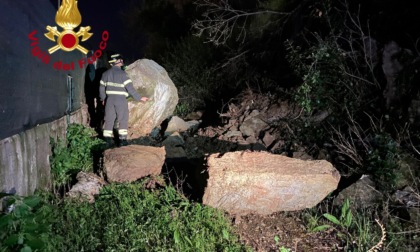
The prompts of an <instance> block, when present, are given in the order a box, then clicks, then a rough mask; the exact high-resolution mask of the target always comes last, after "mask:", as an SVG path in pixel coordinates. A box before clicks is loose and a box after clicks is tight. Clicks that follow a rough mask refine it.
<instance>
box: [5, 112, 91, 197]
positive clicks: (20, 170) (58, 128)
mask: <svg viewBox="0 0 420 252" xmlns="http://www.w3.org/2000/svg"><path fill="white" fill-rule="evenodd" d="M70 123H80V124H83V125H87V113H86V109H85V108H82V109H79V110H77V111H76V112H74V113H72V114H71V115H69V116H64V117H62V118H60V119H58V120H56V121H53V122H50V123H46V124H42V125H38V126H36V127H34V128H32V129H29V130H26V131H24V132H21V133H19V134H16V135H13V136H11V137H9V138H6V139H3V140H1V141H0V192H6V193H15V194H17V195H22V196H26V195H31V194H33V192H34V191H35V189H49V188H50V185H51V174H50V161H49V158H50V156H51V145H50V137H52V138H54V139H57V138H64V137H65V135H66V129H67V125H68V124H70Z"/></svg>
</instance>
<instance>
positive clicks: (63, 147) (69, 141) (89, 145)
mask: <svg viewBox="0 0 420 252" xmlns="http://www.w3.org/2000/svg"><path fill="white" fill-rule="evenodd" d="M94 135H95V131H94V130H93V129H91V128H87V127H85V126H83V125H81V124H70V125H69V126H68V128H67V133H66V140H62V139H58V140H57V141H56V142H55V141H54V139H51V143H52V156H51V158H50V163H51V173H52V176H53V183H54V186H55V187H60V186H63V185H65V184H67V183H68V182H69V181H70V179H71V178H72V176H74V175H76V174H77V173H78V172H79V171H85V172H87V171H93V157H92V156H93V152H94V151H99V150H101V149H102V148H103V147H104V141H103V140H101V139H99V138H96V137H94Z"/></svg>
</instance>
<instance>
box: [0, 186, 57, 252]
mask: <svg viewBox="0 0 420 252" xmlns="http://www.w3.org/2000/svg"><path fill="white" fill-rule="evenodd" d="M1 198H5V202H6V212H5V213H1V214H0V251H22V252H26V251H42V249H43V248H44V246H45V244H46V243H47V242H48V240H50V239H51V238H52V232H51V225H50V218H49V216H50V213H51V211H50V210H51V208H48V207H44V206H43V204H42V202H41V198H40V197H38V196H28V197H21V196H17V195H10V194H1V195H0V199H1Z"/></svg>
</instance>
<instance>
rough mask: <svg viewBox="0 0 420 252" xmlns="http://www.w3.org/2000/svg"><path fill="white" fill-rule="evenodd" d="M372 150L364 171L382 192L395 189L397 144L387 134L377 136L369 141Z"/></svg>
mask: <svg viewBox="0 0 420 252" xmlns="http://www.w3.org/2000/svg"><path fill="white" fill-rule="evenodd" d="M371 145H372V150H371V151H370V152H369V153H368V156H367V161H366V169H367V171H368V172H370V173H372V174H373V179H374V180H375V182H376V183H377V185H378V186H379V188H380V189H382V190H385V191H386V190H392V189H395V188H394V186H395V182H396V179H397V171H398V167H399V166H398V160H399V154H398V152H399V150H398V146H397V143H396V142H395V141H394V140H393V139H392V138H391V137H390V136H389V135H387V134H377V135H376V136H375V137H374V139H373V140H372V141H371Z"/></svg>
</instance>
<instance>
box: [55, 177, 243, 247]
mask: <svg viewBox="0 0 420 252" xmlns="http://www.w3.org/2000/svg"><path fill="white" fill-rule="evenodd" d="M54 219H55V222H54V229H55V230H57V232H58V235H60V236H62V237H63V240H62V241H60V242H57V243H54V242H51V243H50V244H49V250H47V251H54V249H55V250H56V249H57V248H60V250H61V251H98V250H101V251H245V248H244V247H243V246H242V245H240V243H239V241H238V237H237V236H236V235H235V233H234V232H233V230H232V227H231V225H230V223H229V221H228V219H227V218H226V217H225V216H224V214H223V213H222V212H220V211H217V210H216V209H213V208H210V207H207V206H203V205H201V204H198V203H191V202H189V201H188V200H187V199H186V198H185V197H183V196H182V195H181V194H179V193H178V192H177V191H176V189H175V188H173V187H172V186H167V187H164V188H160V189H154V190H147V189H145V184H144V183H133V184H111V185H108V186H106V187H104V188H103V190H102V191H101V194H100V195H99V196H98V197H97V198H96V200H95V203H94V204H89V203H83V202H76V201H71V200H65V201H64V202H63V203H62V204H61V205H60V212H57V213H56V214H55V217H54Z"/></svg>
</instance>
